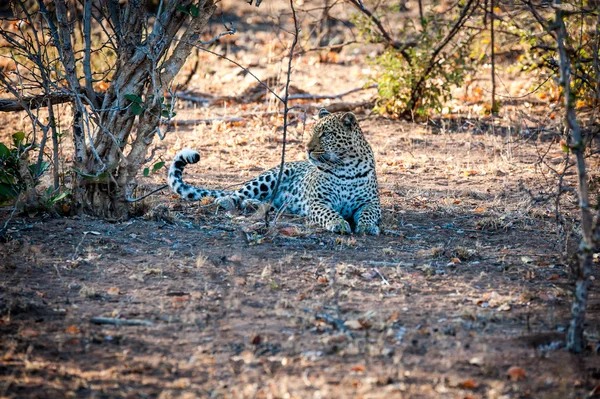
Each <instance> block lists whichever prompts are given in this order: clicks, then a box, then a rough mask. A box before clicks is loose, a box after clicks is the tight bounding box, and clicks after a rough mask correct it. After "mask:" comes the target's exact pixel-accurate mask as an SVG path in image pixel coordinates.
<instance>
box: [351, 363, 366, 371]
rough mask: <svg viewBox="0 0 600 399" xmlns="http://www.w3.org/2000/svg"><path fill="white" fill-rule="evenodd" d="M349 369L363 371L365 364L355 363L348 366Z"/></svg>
mask: <svg viewBox="0 0 600 399" xmlns="http://www.w3.org/2000/svg"><path fill="white" fill-rule="evenodd" d="M350 370H352V371H355V372H357V373H362V372H363V371H365V366H364V365H363V364H357V365H356V366H352V367H350Z"/></svg>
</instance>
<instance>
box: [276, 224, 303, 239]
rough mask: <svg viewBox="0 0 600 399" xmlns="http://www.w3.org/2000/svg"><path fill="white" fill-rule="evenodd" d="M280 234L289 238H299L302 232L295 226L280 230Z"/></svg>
mask: <svg viewBox="0 0 600 399" xmlns="http://www.w3.org/2000/svg"><path fill="white" fill-rule="evenodd" d="M279 233H280V234H283V235H284V236H288V237H298V236H299V235H300V232H299V231H298V229H297V228H296V227H295V226H287V227H282V228H280V229H279Z"/></svg>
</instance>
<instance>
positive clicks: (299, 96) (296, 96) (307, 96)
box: [288, 84, 377, 100]
mask: <svg viewBox="0 0 600 399" xmlns="http://www.w3.org/2000/svg"><path fill="white" fill-rule="evenodd" d="M375 88H377V85H376V84H373V85H370V86H368V87H356V88H354V89H351V90H348V91H345V92H343V93H340V94H308V93H305V94H292V95H291V96H289V97H288V99H289V100H333V99H337V98H342V97H344V96H347V95H348V94H352V93H356V92H357V91H362V90H369V89H375Z"/></svg>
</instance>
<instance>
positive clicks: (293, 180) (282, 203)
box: [168, 108, 381, 235]
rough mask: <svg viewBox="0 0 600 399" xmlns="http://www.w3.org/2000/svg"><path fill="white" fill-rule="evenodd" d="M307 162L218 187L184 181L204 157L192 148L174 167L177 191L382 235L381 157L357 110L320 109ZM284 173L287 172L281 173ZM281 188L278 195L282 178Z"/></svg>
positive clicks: (338, 229) (171, 175) (341, 230)
mask: <svg viewBox="0 0 600 399" xmlns="http://www.w3.org/2000/svg"><path fill="white" fill-rule="evenodd" d="M306 153H307V160H303V161H292V162H285V163H284V164H283V167H281V165H279V166H276V167H274V168H272V169H270V170H268V171H266V172H264V173H262V174H260V175H259V176H258V177H256V178H254V179H252V180H249V181H247V182H246V183H243V184H242V185H241V187H240V188H239V189H237V190H232V191H226V190H212V189H207V188H200V187H195V186H192V185H190V184H188V183H185V182H184V181H183V178H182V175H183V170H184V168H185V167H186V166H187V165H189V164H194V163H197V162H199V161H200V154H199V153H198V152H197V151H194V150H191V149H189V148H185V149H182V150H181V151H179V152H178V153H177V154H176V155H175V158H174V160H173V162H172V163H171V165H170V167H169V171H168V182H169V186H170V188H171V190H172V191H173V192H174V193H176V194H178V195H179V196H180V197H181V198H183V199H184V200H189V201H198V200H201V199H202V198H206V197H213V198H214V201H215V203H216V204H217V205H218V206H219V207H220V208H224V209H225V210H228V211H231V210H233V209H235V208H240V209H247V208H249V207H256V206H259V205H260V204H264V203H269V201H271V203H272V206H274V207H275V208H276V209H280V210H282V211H285V212H288V213H291V214H295V215H299V216H304V217H307V218H308V221H309V223H311V224H314V225H317V226H319V227H322V228H325V229H327V230H329V231H331V232H333V233H338V234H351V233H353V232H354V233H355V234H361V235H364V234H367V235H379V234H380V232H381V229H380V225H381V205H380V201H379V190H378V184H377V174H376V170H375V157H374V154H373V150H372V149H371V146H370V145H369V143H368V142H367V140H366V138H365V135H364V134H363V131H362V130H361V128H360V126H359V123H358V120H357V117H356V115H355V114H354V113H352V112H334V113H330V112H329V111H327V110H326V109H324V108H323V109H321V110H320V111H319V112H318V118H317V121H316V122H315V124H314V126H313V128H312V134H311V138H310V140H309V141H308V144H307V145H306ZM280 173H281V174H280ZM278 179H279V180H280V183H279V188H278V189H277V192H276V193H275V196H274V198H271V197H272V196H273V194H274V191H275V188H276V186H277V181H278Z"/></svg>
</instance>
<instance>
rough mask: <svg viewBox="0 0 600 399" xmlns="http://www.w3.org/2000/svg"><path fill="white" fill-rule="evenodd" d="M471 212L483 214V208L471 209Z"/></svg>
mask: <svg viewBox="0 0 600 399" xmlns="http://www.w3.org/2000/svg"><path fill="white" fill-rule="evenodd" d="M473 212H475V213H482V212H485V208H484V207H481V206H480V207H477V208H475V209H473Z"/></svg>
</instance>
